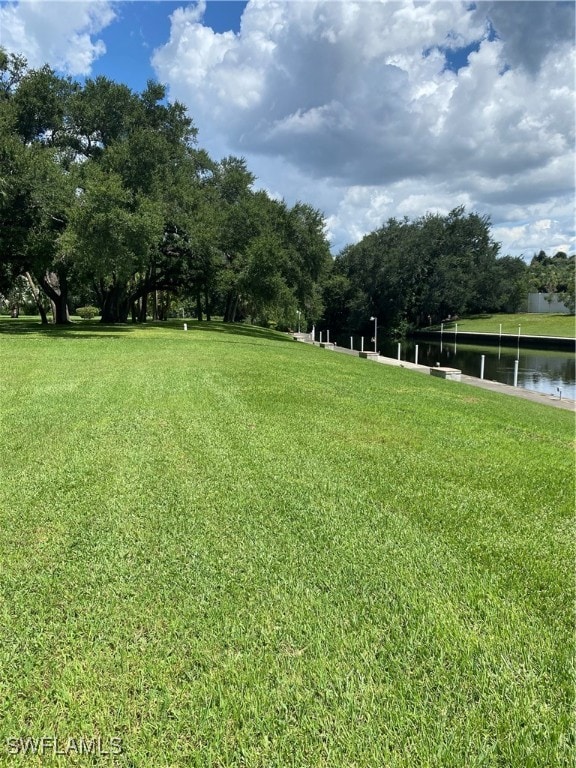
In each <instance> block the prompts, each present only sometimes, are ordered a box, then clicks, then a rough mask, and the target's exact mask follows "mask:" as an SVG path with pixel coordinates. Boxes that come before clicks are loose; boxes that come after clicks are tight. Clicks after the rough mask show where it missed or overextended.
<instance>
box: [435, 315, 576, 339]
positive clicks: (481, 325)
mask: <svg viewBox="0 0 576 768" xmlns="http://www.w3.org/2000/svg"><path fill="white" fill-rule="evenodd" d="M500 324H502V333H512V334H515V335H517V334H518V326H520V332H521V334H523V335H525V336H564V337H566V338H570V339H573V338H574V337H575V336H576V319H575V318H574V315H559V314H543V315H537V314H533V313H530V314H528V313H524V314H517V315H476V316H474V317H462V318H460V319H459V320H458V330H459V331H470V332H472V333H500ZM452 327H454V323H444V328H452ZM433 328H435V329H436V328H437V330H440V326H439V325H438V326H433Z"/></svg>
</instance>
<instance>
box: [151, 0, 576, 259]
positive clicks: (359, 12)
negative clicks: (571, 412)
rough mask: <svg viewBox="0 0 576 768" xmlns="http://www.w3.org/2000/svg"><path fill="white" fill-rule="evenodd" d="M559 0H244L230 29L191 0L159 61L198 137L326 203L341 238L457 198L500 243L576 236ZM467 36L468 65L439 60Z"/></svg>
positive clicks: (568, 64) (569, 88)
mask: <svg viewBox="0 0 576 768" xmlns="http://www.w3.org/2000/svg"><path fill="white" fill-rule="evenodd" d="M500 5H501V6H510V7H509V8H502V9H500V8H499V7H496V6H500ZM541 5H546V6H548V5H550V7H549V8H541V7H540V6H541ZM567 5H570V4H562V5H561V7H559V8H558V9H556V10H557V11H558V13H556V11H555V8H554V7H553V6H555V4H548V3H539V2H536V3H528V4H527V3H511V4H509V3H487V4H483V3H480V4H479V5H478V6H477V7H476V9H475V10H474V9H472V6H471V5H470V4H468V3H466V2H462V3H459V2H435V1H434V2H412V0H405V1H404V2H355V3H354V2H316V1H313V0H310V1H309V2H287V1H286V0H284V1H280V2H278V1H277V0H252V1H251V2H250V3H249V4H248V6H247V7H246V9H245V12H244V15H243V18H242V25H241V30H240V32H239V33H238V34H233V33H231V32H228V33H225V34H217V33H215V32H213V31H212V30H211V29H210V28H208V27H205V26H203V24H202V14H203V9H202V7H201V6H194V7H188V8H186V9H180V10H178V11H176V12H175V13H174V14H173V15H172V28H171V37H170V41H169V42H168V43H167V44H166V45H165V46H163V47H162V48H160V49H158V50H157V51H156V52H155V55H154V58H153V64H154V66H155V69H156V72H157V74H158V77H159V79H160V80H161V81H163V82H166V83H168V85H169V86H170V92H171V96H172V97H174V98H178V99H179V100H181V101H183V102H184V103H185V104H187V105H188V107H189V110H190V113H191V115H192V116H193V118H194V120H195V122H196V124H197V125H198V127H199V129H200V134H199V136H200V141H201V143H202V144H204V145H205V146H207V148H208V149H209V150H210V151H212V147H216V146H217V147H219V148H223V147H226V153H228V152H233V153H235V154H242V155H244V156H245V157H246V158H247V159H248V163H249V166H250V167H251V168H252V169H254V170H255V172H256V174H257V175H258V177H259V180H260V183H261V184H262V185H263V186H265V187H266V188H268V189H271V190H274V191H275V192H276V193H277V192H281V193H282V194H283V195H284V197H285V198H286V199H287V200H288V201H289V202H292V201H295V200H296V199H305V200H307V201H309V202H311V203H313V204H314V205H316V206H317V207H319V208H321V209H322V210H324V211H325V213H326V214H327V217H328V228H329V231H330V233H331V235H332V238H333V245H334V247H335V248H336V249H337V248H339V247H342V246H343V245H344V244H345V243H346V242H351V241H354V240H357V239H358V238H359V237H361V236H362V234H364V233H365V232H367V231H370V230H371V229H374V228H376V227H378V226H379V225H380V224H381V223H382V222H383V221H385V220H386V219H387V218H389V217H390V216H399V217H401V216H404V215H407V216H409V217H411V218H412V217H416V216H419V215H422V214H424V213H425V212H426V211H428V210H434V211H440V212H447V211H449V210H451V209H452V208H454V207H455V206H457V205H459V204H466V205H467V207H468V208H469V209H471V210H476V211H478V212H479V213H482V214H484V213H488V214H489V215H491V217H492V221H493V223H494V233H495V236H496V238H497V239H499V240H501V241H502V243H503V248H502V252H503V253H507V252H516V253H520V252H528V251H529V250H530V249H531V248H532V247H533V243H534V240H535V238H537V236H538V235H539V234H540V235H541V236H542V237H543V238H545V237H546V238H548V240H549V241H550V242H555V241H556V240H557V239H559V238H560V239H563V241H565V242H568V243H570V248H571V249H574V248H575V247H576V243H575V241H574V233H573V214H572V215H571V214H570V212H569V209H570V202H572V201H573V195H574V83H573V71H574V45H573V41H572V39H571V36H570V35H569V34H567V32H566V22H567V17H568V16H570V14H572V17H573V10H572V11H570V10H567V7H566V6H567ZM488 16H489V17H490V21H488ZM513 19H515V20H516V27H514V25H513V24H512V20H513ZM535 19H536V20H537V19H539V20H540V23H541V24H542V25H543V31H545V32H546V34H547V38H546V40H545V41H543V40H542V35H541V33H540V32H538V33H536V30H535V29H534V24H535V21H534V20H535ZM490 25H492V29H494V30H495V31H496V36H495V35H493V34H492V33H491V26H490ZM572 28H573V25H572ZM518 30H524V33H525V35H528V32H529V31H530V34H531V35H532V33H533V34H540V37H539V39H538V43H537V44H536V45H533V42H534V41H533V38H532V37H531V36H530V37H528V36H525V37H522V35H521V34H520V32H519V31H518ZM474 42H476V43H477V45H476V49H477V50H475V51H473V52H472V53H470V55H469V57H468V64H467V66H464V67H462V68H461V69H459V71H458V72H455V71H452V70H451V69H450V68H448V67H447V60H446V56H445V53H446V51H447V50H452V51H454V50H456V49H459V48H463V47H465V46H467V45H469V44H472V43H474ZM531 46H532V50H531V52H525V53H524V54H522V51H523V47H525V48H526V49H528V48H530V47H531ZM543 208H547V209H549V210H554V209H555V210H557V211H558V212H559V213H558V215H556V216H554V215H549V216H545V215H542V212H541V211H542V209H543ZM572 210H573V209H572ZM517 217H520V218H517ZM548 219H549V220H550V221H551V224H550V228H549V229H547V230H542V229H541V228H538V226H536V222H537V221H543V220H548ZM523 238H524V240H523ZM540 247H542V246H540ZM538 249H539V248H538Z"/></svg>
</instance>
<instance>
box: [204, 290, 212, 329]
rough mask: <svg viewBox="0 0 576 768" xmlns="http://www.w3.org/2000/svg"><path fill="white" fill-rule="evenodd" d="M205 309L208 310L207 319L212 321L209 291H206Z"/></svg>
mask: <svg viewBox="0 0 576 768" xmlns="http://www.w3.org/2000/svg"><path fill="white" fill-rule="evenodd" d="M204 309H205V310H206V320H207V321H208V322H210V320H212V307H211V306H210V296H209V295H208V291H206V292H205V293H204Z"/></svg>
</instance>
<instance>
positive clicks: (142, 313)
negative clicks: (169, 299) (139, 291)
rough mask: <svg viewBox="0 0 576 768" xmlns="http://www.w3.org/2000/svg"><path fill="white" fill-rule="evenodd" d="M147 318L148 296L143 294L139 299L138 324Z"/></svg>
mask: <svg viewBox="0 0 576 768" xmlns="http://www.w3.org/2000/svg"><path fill="white" fill-rule="evenodd" d="M147 316H148V294H147V293H145V294H144V295H143V296H142V298H141V299H140V322H141V323H145V322H146V317H147Z"/></svg>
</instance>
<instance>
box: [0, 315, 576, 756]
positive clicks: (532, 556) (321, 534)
mask: <svg viewBox="0 0 576 768" xmlns="http://www.w3.org/2000/svg"><path fill="white" fill-rule="evenodd" d="M189 328H190V330H189V331H188V332H187V333H185V332H184V331H182V330H179V329H177V328H176V327H169V326H168V327H167V326H159V325H158V326H151V327H148V328H146V329H133V328H131V327H126V328H109V329H103V328H101V327H100V326H98V325H90V324H87V325H82V326H81V327H80V326H78V327H75V328H73V329H72V330H64V331H61V330H58V329H47V330H45V331H44V330H42V329H40V328H39V326H36V325H32V324H27V323H19V324H17V323H16V324H13V323H11V322H10V321H5V322H1V323H0V351H1V355H2V366H1V368H0V419H1V422H0V423H1V429H2V441H1V446H2V447H1V449H0V450H1V455H0V522H1V525H0V562H1V563H2V570H1V571H0V590H1V592H0V595H1V603H0V606H1V609H2V623H1V625H0V700H1V701H2V702H3V709H2V718H1V719H0V750H4V751H3V752H1V751H0V764H7V763H8V761H9V760H12V761H13V760H14V758H11V757H10V755H9V754H8V746H7V745H8V744H9V742H7V741H6V740H7V739H17V738H19V737H26V736H32V737H40V736H42V735H56V736H57V737H58V738H59V739H60V740H61V742H60V743H61V744H62V743H65V742H66V740H67V739H70V738H79V737H80V736H82V735H84V736H87V737H90V736H98V735H100V737H101V738H102V740H103V743H104V744H106V743H108V742H109V740H110V739H113V738H118V739H121V740H122V750H123V751H122V754H119V755H110V756H108V757H106V759H105V761H103V762H104V764H115V765H118V766H138V767H140V766H146V767H148V766H150V768H157V767H158V766H182V767H184V766H186V767H188V766H198V767H199V768H207V767H210V766H212V767H213V768H223V767H228V766H230V767H231V766H234V767H236V766H247V767H249V768H256V767H258V768H260V767H261V768H272V767H277V768H284V766H286V767H288V766H294V767H295V768H296V767H298V768H300V767H308V766H311V767H312V766H314V767H315V768H316V767H320V766H322V767H325V768H328V767H330V768H332V767H336V768H340V767H341V766H346V767H348V766H356V767H357V768H360V767H366V768H368V767H369V766H370V767H371V768H372V767H374V766H386V768H395V767H399V766H417V767H418V768H420V766H438V768H445V767H446V766H455V767H456V766H457V767H458V768H461V767H462V766H467V768H470V767H474V766H507V767H509V766H518V768H520V767H521V768H526V766H534V768H536V767H538V768H540V767H541V766H547V765H549V766H552V765H554V766H556V765H558V766H564V765H565V766H568V765H570V764H571V763H572V757H573V754H571V753H570V749H571V746H570V744H569V735H568V734H569V732H570V730H571V704H572V699H573V692H572V685H571V679H570V674H569V665H570V659H571V657H572V650H573V645H574V634H573V629H574V627H573V624H574V622H573V604H574V603H573V598H574V595H573V579H572V563H573V559H572V557H573V552H572V546H573V545H572V541H573V539H572V531H571V529H572V525H573V491H574V488H573V453H572V447H573V445H572V444H573V436H574V432H573V418H572V415H571V414H570V413H567V412H562V411H557V410H552V409H548V408H546V407H545V406H541V405H538V404H534V403H530V402H525V401H522V400H519V399H518V400H517V399H515V398H504V397H500V396H498V395H495V394H493V393H490V392H484V391H482V390H477V389H473V388H469V387H467V386H466V385H459V384H456V383H453V382H445V381H440V380H436V379H434V378H432V377H424V376H419V375H417V374H411V373H410V372H408V371H405V370H403V369H397V368H393V367H386V366H376V365H373V364H370V363H369V362H366V361H361V360H358V359H355V358H349V357H347V356H345V355H337V356H336V355H333V354H330V353H328V352H325V351H323V350H320V349H318V348H312V347H309V346H307V345H301V344H297V343H293V342H291V341H290V340H288V339H287V337H284V336H281V335H280V334H274V333H271V332H267V331H262V330H259V329H252V328H249V327H237V328H234V329H230V328H227V327H226V326H224V325H221V324H212V326H208V325H204V326H202V329H200V328H199V327H198V325H197V324H195V323H190V324H189ZM10 744H13V742H10ZM47 761H48V764H51V763H50V762H49V761H52V764H62V765H70V764H74V762H75V758H74V757H71V758H70V757H64V756H56V757H52V758H47V756H46V755H45V756H44V757H42V756H36V757H33V756H29V757H28V759H27V761H26V764H27V765H46V764H47ZM77 762H78V763H79V764H86V758H78V759H77Z"/></svg>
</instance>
